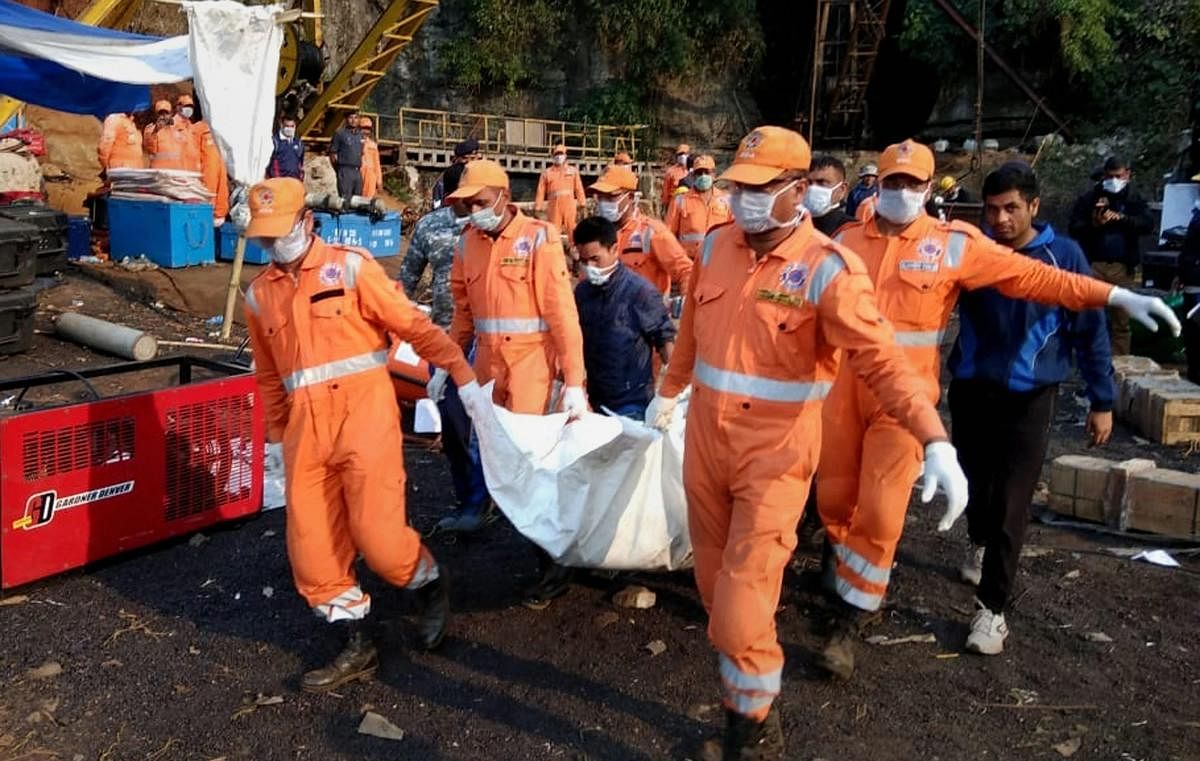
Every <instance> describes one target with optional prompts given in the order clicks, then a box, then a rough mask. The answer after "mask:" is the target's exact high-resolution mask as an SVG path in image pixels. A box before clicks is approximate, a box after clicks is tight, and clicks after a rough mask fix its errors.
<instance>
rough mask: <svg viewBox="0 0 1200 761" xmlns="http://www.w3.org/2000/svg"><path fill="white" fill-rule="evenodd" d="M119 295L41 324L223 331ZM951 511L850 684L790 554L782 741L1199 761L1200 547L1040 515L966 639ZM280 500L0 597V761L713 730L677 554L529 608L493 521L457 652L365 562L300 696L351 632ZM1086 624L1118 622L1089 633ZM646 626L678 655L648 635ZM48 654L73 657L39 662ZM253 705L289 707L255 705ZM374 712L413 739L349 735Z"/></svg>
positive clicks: (1154, 452)
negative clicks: (354, 643) (329, 689)
mask: <svg viewBox="0 0 1200 761" xmlns="http://www.w3.org/2000/svg"><path fill="white" fill-rule="evenodd" d="M391 261H393V262H394V261H396V260H391ZM192 273H196V274H192ZM222 274H223V275H224V278H227V277H228V271H227V270H225V269H223V268H222V269H215V268H214V269H212V270H211V273H209V272H207V271H205V270H201V269H191V270H187V271H184V272H183V273H180V272H175V273H172V277H173V278H175V279H176V280H179V279H180V278H183V280H182V290H183V291H184V296H185V297H186V298H187V299H188V300H190V299H202V300H208V301H211V300H212V299H214V298H216V299H218V301H217V303H219V294H220V293H223V284H224V282H225V279H224V278H222V277H221V275H222ZM143 279H144V280H146V281H149V282H150V283H156V282H160V279H159V278H157V277H154V278H151V277H147V278H143ZM210 279H211V280H212V283H211V284H210V283H208V281H209V280H210ZM160 285H161V283H160ZM118 288H119V289H120V290H113V289H112V288H110V287H108V286H106V285H102V284H100V283H98V282H97V281H96V280H94V279H92V278H87V277H81V276H79V275H69V276H68V277H67V278H66V280H65V282H64V283H63V284H61V285H59V286H57V287H55V288H52V289H49V290H46V291H44V292H43V294H42V306H43V311H42V312H41V313H40V314H39V328H42V329H48V328H49V318H50V317H51V316H52V314H53V311H54V309H55V308H58V309H64V308H78V309H80V310H81V311H85V312H87V313H89V314H93V315H96V316H100V317H109V318H119V319H121V320H123V321H125V322H127V323H131V324H134V325H138V326H141V327H147V328H153V329H154V330H155V331H156V332H157V333H158V334H159V336H160V337H162V338H174V339H182V338H184V337H187V336H194V337H206V336H207V331H208V330H210V329H211V328H209V327H208V326H206V325H205V324H204V319H205V318H206V317H208V316H210V315H211V314H214V313H215V312H214V311H213V310H212V309H211V308H210V305H209V303H208V301H204V303H203V304H202V305H200V306H196V307H195V308H196V309H197V310H198V311H196V312H179V311H174V310H172V309H170V308H169V307H165V306H164V307H162V308H155V307H153V306H150V305H149V304H152V303H153V301H154V300H155V299H153V298H152V297H151V296H150V295H148V294H150V293H152V292H153V289H151V290H147V291H146V292H145V293H143V295H142V296H140V297H138V296H136V295H135V296H134V297H132V300H131V298H130V297H129V296H128V294H131V293H132V294H136V292H135V291H133V290H131V289H130V288H129V287H128V286H125V287H122V286H120V285H118ZM147 288H149V286H147ZM214 289H215V291H216V293H217V296H213V295H212V294H211V293H209V292H210V291H212V290H214ZM164 290H165V289H164ZM159 300H161V299H159ZM80 301H81V302H83V304H82V305H77V304H75V302H80ZM239 329H240V328H239ZM110 361H111V359H110V358H107V357H103V356H101V355H98V354H95V353H93V352H90V351H88V350H86V349H82V348H79V347H76V346H74V345H71V344H65V343H61V342H59V341H58V340H56V339H54V338H53V337H51V336H48V335H39V336H38V337H37V339H36V343H35V348H34V351H33V352H31V353H29V354H26V355H21V356H18V357H13V358H10V359H7V360H0V376H2V377H11V376H13V375H17V374H25V373H30V372H36V371H39V370H42V369H46V368H51V367H60V366H70V367H78V366H82V365H90V364H99V363H105V362H110ZM1060 402H1061V406H1060V413H1059V419H1058V423H1057V425H1056V432H1055V439H1054V445H1053V452H1052V454H1059V453H1062V452H1068V451H1082V449H1083V446H1082V443H1081V442H1082V437H1083V432H1082V425H1081V420H1082V416H1083V408H1082V407H1079V406H1077V405H1076V404H1075V403H1074V401H1072V399H1071V396H1070V394H1069V392H1064V393H1063V395H1062V398H1061V399H1060ZM1104 454H1105V455H1106V456H1111V457H1118V456H1119V457H1129V456H1134V455H1137V456H1143V457H1146V456H1149V457H1154V458H1156V459H1158V460H1159V461H1160V463H1161V464H1164V465H1165V464H1171V465H1174V466H1178V467H1183V468H1187V469H1194V467H1195V464H1194V459H1195V458H1194V457H1191V458H1187V457H1184V456H1183V454H1182V453H1181V452H1180V451H1179V450H1166V449H1164V448H1159V447H1149V446H1142V445H1140V444H1138V443H1137V442H1136V441H1135V440H1134V439H1133V438H1132V436H1131V434H1130V433H1129V432H1128V431H1127V430H1125V429H1119V430H1118V433H1117V437H1116V441H1115V442H1114V443H1113V444H1111V445H1110V446H1109V447H1108V450H1107V451H1106V452H1105V453H1104ZM407 465H408V473H409V498H410V503H409V504H410V514H411V519H412V521H413V523H414V524H415V525H416V526H417V527H418V528H420V529H428V528H429V527H430V526H432V525H433V523H434V522H435V521H436V520H437V519H438V518H439V517H440V516H441V515H442V514H443V513H444V511H445V510H446V509H447V505H448V504H449V503H450V502H451V501H452V497H451V493H450V483H449V477H448V473H447V471H446V468H445V465H444V462H443V459H442V458H441V456H440V454H438V453H437V452H434V451H431V450H429V449H428V448H424V447H415V446H410V447H409V448H408V451H407ZM938 513H939V511H938V510H930V509H928V508H921V507H919V506H918V507H914V508H913V510H912V511H911V513H910V516H909V525H908V530H907V532H906V536H905V539H904V542H903V545H902V547H901V553H900V560H899V567H898V570H897V573H896V575H895V582H894V584H893V587H892V595H891V602H890V607H889V608H888V611H887V615H886V616H885V618H884V620H883V622H882V623H881V624H880V625H878V626H877V627H876V628H875V629H873V630H871V631H869V632H868V635H875V634H883V635H887V636H889V637H893V638H894V637H901V636H906V635H914V634H926V633H931V634H933V635H934V637H935V639H936V642H934V643H911V644H900V645H896V646H878V645H870V644H867V643H865V642H864V643H861V644H860V647H859V652H860V656H861V668H860V670H859V673H858V674H857V675H856V676H855V678H854V680H853V681H852V682H850V683H848V684H838V683H831V682H829V681H827V680H826V679H825V678H823V677H822V676H821V675H820V674H819V673H818V671H817V669H816V667H815V652H816V650H817V648H818V647H819V644H820V641H821V639H820V637H821V632H822V626H823V618H824V616H823V611H824V606H823V603H822V601H821V598H820V595H819V593H818V592H817V591H816V589H817V584H816V580H815V568H816V554H815V552H813V551H812V550H811V549H810V548H803V549H802V551H801V552H799V553H797V557H796V560H795V562H794V563H793V567H792V571H791V572H790V573H789V575H788V577H787V580H786V588H785V591H784V595H783V600H782V602H781V607H780V611H779V616H778V622H779V635H780V638H781V639H782V641H783V643H784V645H785V649H786V651H787V655H788V664H787V667H786V670H785V690H784V694H783V696H782V698H781V701H780V704H781V707H782V712H783V720H784V729H785V732H786V734H787V736H788V741H789V753H788V757H789V758H792V759H802V760H805V761H809V760H811V759H818V758H822V759H852V760H859V759H864V760H865V759H873V760H881V761H888V760H891V759H895V760H897V761H899V760H900V759H915V758H924V759H943V760H944V761H950V760H952V759H967V758H971V759H987V758H994V759H1061V758H1064V757H1073V758H1076V759H1137V760H1139V761H1143V760H1144V761H1149V760H1151V759H1153V760H1155V761H1158V760H1159V759H1196V758H1200V750H1197V748H1200V709H1198V708H1197V706H1200V670H1198V669H1197V668H1196V666H1195V664H1196V662H1197V661H1196V658H1197V651H1198V650H1200V643H1198V642H1197V639H1196V631H1197V630H1198V629H1200V610H1198V608H1197V604H1196V599H1197V592H1198V591H1200V578H1198V576H1197V574H1198V572H1200V563H1197V562H1196V560H1195V559H1194V556H1181V557H1180V559H1181V560H1183V561H1184V563H1185V567H1184V568H1183V569H1178V570H1165V569H1161V568H1157V567H1153V566H1149V565H1145V564H1139V563H1133V562H1131V561H1129V560H1126V559H1122V558H1118V557H1115V556H1112V555H1111V554H1109V553H1107V552H1106V551H1105V549H1104V548H1105V547H1107V546H1135V545H1138V546H1140V545H1143V544H1144V545H1148V546H1156V543H1155V541H1154V539H1153V538H1152V537H1144V538H1142V539H1140V540H1137V539H1130V538H1112V537H1105V536H1103V535H1101V534H1098V533H1094V532H1083V531H1079V532H1076V531H1068V530H1064V529H1061V528H1051V527H1047V526H1044V525H1035V526H1034V527H1033V530H1032V534H1031V537H1030V540H1029V544H1030V554H1031V555H1032V556H1031V557H1028V558H1026V560H1025V561H1024V563H1023V570H1022V572H1021V577H1020V580H1019V588H1018V592H1017V602H1016V606H1015V610H1014V612H1013V613H1012V615H1011V616H1010V617H1009V621H1010V625H1011V627H1012V629H1013V634H1012V636H1011V637H1010V639H1009V643H1008V650H1007V651H1006V652H1005V654H1004V655H1002V656H1000V657H996V658H988V659H985V658H981V657H973V656H969V655H966V654H960V652H961V648H962V644H963V641H964V639H965V636H966V620H967V617H968V613H969V610H970V606H971V591H970V590H969V589H968V588H966V587H965V586H963V585H962V584H960V583H959V582H958V581H957V580H956V573H955V568H956V566H957V562H958V561H959V559H960V554H961V548H962V545H963V542H965V529H964V528H963V527H962V526H961V525H960V526H959V527H957V528H956V530H955V531H954V532H953V533H952V534H951V535H949V536H943V535H938V534H936V533H934V532H933V528H934V524H935V521H936V516H937V514H938ZM284 520H285V516H284V513H283V511H275V512H270V513H266V514H263V515H262V516H261V517H258V518H256V519H253V520H248V521H245V522H243V523H240V524H235V525H231V526H228V527H225V528H222V529H219V530H215V531H212V532H210V533H209V535H208V540H207V541H204V542H203V543H199V544H198V545H196V546H194V545H193V544H191V543H188V542H187V541H179V542H175V543H171V544H168V545H165V546H159V547H156V548H152V549H150V550H147V551H142V552H138V553H135V554H132V555H128V556H125V557H122V558H119V559H115V560H112V561H109V562H105V563H103V564H101V565H99V566H97V567H95V568H90V569H87V570H85V571H78V572H73V573H69V574H66V575H64V576H61V577H58V578H55V579H51V580H47V581H44V582H40V583H37V584H33V585H31V586H29V587H26V588H22V589H17V590H11V591H10V592H8V595H9V599H10V600H15V604H11V605H2V606H0V631H3V632H5V634H6V636H5V646H4V647H3V648H2V649H0V761H16V760H17V759H68V760H71V759H79V760H80V761H83V760H86V761H127V760H128V761H133V760H140V759H172V760H173V759H187V760H189V761H190V760H192V759H196V760H202V759H203V760H208V761H214V760H215V759H227V760H228V761H233V759H245V760H248V761H274V760H276V759H279V760H280V761H282V760H284V759H380V760H382V759H389V760H390V759H414V760H416V759H422V760H424V759H447V760H449V759H455V760H458V759H533V758H539V759H540V758H563V759H614V760H616V759H621V760H628V759H681V758H684V757H686V751H687V749H688V747H689V744H690V743H693V742H695V741H696V740H698V739H699V738H701V737H702V736H703V735H704V734H705V733H706V732H708V731H710V730H712V729H713V728H715V727H716V726H718V720H719V713H720V712H719V709H718V708H717V707H716V705H715V704H716V699H717V698H716V686H717V685H716V680H715V669H714V659H713V656H712V652H711V650H710V649H709V646H708V644H707V643H706V640H705V634H704V625H705V622H704V616H703V611H702V610H701V608H700V605H699V603H698V600H697V597H696V594H695V591H694V587H693V585H692V583H691V579H690V578H689V576H688V575H687V574H673V575H655V574H641V575H638V576H636V577H628V576H627V577H622V578H618V579H613V580H610V579H603V578H600V577H595V576H589V577H585V578H583V579H582V580H581V583H579V584H578V585H577V586H575V587H574V588H573V589H572V590H571V592H570V593H568V594H567V595H566V597H564V598H562V599H560V600H558V601H556V602H555V603H554V604H553V605H552V606H551V607H550V608H548V609H547V610H545V611H542V612H534V611H530V610H527V609H525V608H523V607H521V606H520V605H519V602H518V601H519V594H518V589H519V588H520V586H521V585H522V584H524V583H525V582H527V581H529V580H530V579H531V578H532V576H533V574H534V569H535V561H534V557H533V554H532V552H531V551H530V550H529V548H528V546H527V545H526V544H525V542H524V541H523V540H522V539H521V538H520V537H519V536H518V535H516V534H515V532H514V531H513V530H512V529H511V527H509V526H508V525H507V524H506V523H504V522H503V521H501V522H499V523H497V524H495V525H493V526H492V527H491V529H490V530H489V531H488V532H487V533H486V534H484V535H483V536H480V537H478V538H474V539H471V540H469V541H461V542H459V543H455V544H447V543H444V542H439V541H437V540H436V539H435V540H434V544H433V547H434V549H435V551H436V552H437V554H438V555H439V557H440V558H441V559H442V560H443V562H444V563H445V564H446V565H447V567H448V568H449V569H450V570H451V572H452V573H453V579H454V592H453V598H454V603H455V607H456V609H457V617H456V618H455V620H454V623H453V626H452V630H451V634H450V636H449V638H448V640H447V641H446V643H445V645H444V646H443V648H442V649H441V650H439V651H438V652H436V653H434V654H425V653H419V652H414V651H413V650H411V649H410V648H409V646H408V644H407V641H408V639H409V632H410V629H409V623H408V621H407V620H406V619H405V618H404V614H405V613H407V612H408V608H407V605H408V601H407V600H406V599H405V597H404V596H403V595H402V594H401V593H398V592H395V591H391V590H388V589H386V588H384V587H383V585H382V584H381V583H379V582H378V580H376V579H375V578H373V577H372V576H370V574H369V573H368V574H366V576H365V578H366V585H367V586H368V588H369V589H370V590H371V591H372V592H375V593H376V594H377V596H376V601H377V611H378V613H379V614H380V615H379V618H380V619H381V620H385V621H387V623H386V624H384V625H383V626H382V629H383V635H384V639H385V642H386V649H385V652H384V656H383V664H382V668H381V670H380V672H379V674H378V678H377V679H375V680H374V681H371V682H365V683H359V684H354V685H351V686H348V687H346V688H345V689H343V690H342V691H341V692H340V693H339V694H336V695H328V696H320V697H318V696H310V695H305V694H303V693H301V692H299V690H298V674H299V673H300V672H301V671H302V670H303V669H305V668H308V667H311V666H314V665H316V664H318V663H321V662H323V661H324V660H325V659H327V658H328V657H330V656H331V655H332V654H333V653H334V652H335V651H336V648H337V643H336V642H335V640H334V639H333V638H332V636H331V633H330V631H329V630H328V628H326V627H325V626H324V625H322V624H320V623H318V622H317V621H316V620H315V619H314V618H313V617H312V616H311V614H310V613H309V612H308V611H307V610H306V609H305V607H304V605H303V604H302V602H301V601H300V600H299V598H298V597H297V596H296V595H295V593H294V591H293V588H292V584H291V580H290V576H289V572H288V565H287V559H286V557H285V550H284V543H283V533H284ZM630 580H636V581H637V582H639V583H643V584H645V585H646V586H648V587H650V588H651V589H653V590H655V591H656V592H657V593H658V604H657V605H656V607H654V608H652V609H650V610H645V611H629V610H622V609H617V608H615V607H614V606H613V605H612V603H611V602H610V597H611V594H612V593H613V592H614V591H615V590H617V589H619V588H620V587H622V586H624V584H626V583H628V582H629V581H630ZM13 595H19V596H20V597H15V598H14V597H13ZM22 598H24V599H22ZM1089 632H1104V633H1105V634H1107V635H1108V636H1109V637H1111V639H1112V642H1111V643H1095V642H1090V641H1086V640H1085V639H1084V636H1083V635H1084V634H1085V633H1089ZM653 640H661V641H662V642H663V643H665V644H666V646H667V649H666V652H665V653H663V654H661V655H658V656H652V655H651V654H650V653H649V652H648V651H646V650H645V649H644V647H645V645H646V644H647V643H649V642H651V641H653ZM48 663H51V664H57V665H58V666H61V669H62V671H61V673H59V674H58V675H56V676H48V677H43V678H37V674H36V672H34V671H31V669H38V668H39V667H42V666H46V664H48ZM53 670H54V669H53V667H52V666H51V667H50V668H49V669H48V671H53ZM43 673H45V672H43ZM259 698H263V700H260V702H263V703H271V704H269V705H262V706H255V705H254V702H255V700H256V699H259ZM268 698H281V702H276V701H273V700H267V699H268ZM365 710H373V711H375V712H377V713H379V714H382V715H383V716H385V717H387V718H388V719H389V720H390V721H392V722H393V723H394V724H396V725H397V726H399V727H401V728H403V729H404V730H405V731H406V733H407V734H406V736H405V738H404V739H403V740H401V741H399V742H396V741H387V740H381V739H376V738H372V737H367V736H364V735H360V734H358V733H357V731H356V729H357V727H358V724H359V721H360V719H361V716H362V714H363V712H364V711H365Z"/></svg>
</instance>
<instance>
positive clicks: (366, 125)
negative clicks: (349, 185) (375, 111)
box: [358, 116, 383, 198]
mask: <svg viewBox="0 0 1200 761" xmlns="http://www.w3.org/2000/svg"><path fill="white" fill-rule="evenodd" d="M358 131H359V132H361V133H362V137H363V147H362V194H363V197H365V198H374V197H375V196H376V194H378V193H379V191H380V190H382V189H383V165H382V164H380V162H379V143H377V142H375V139H374V138H373V137H372V134H374V123H373V122H372V121H371V117H369V116H360V117H359V118H358Z"/></svg>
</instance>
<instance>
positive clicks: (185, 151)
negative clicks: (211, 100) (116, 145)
mask: <svg viewBox="0 0 1200 761" xmlns="http://www.w3.org/2000/svg"><path fill="white" fill-rule="evenodd" d="M142 147H143V148H144V149H145V151H146V155H147V156H149V157H150V168H151V169H186V170H187V171H189V172H199V171H200V163H201V161H200V148H199V147H198V146H197V145H196V139H195V138H194V137H193V136H192V125H191V122H189V121H188V120H187V119H184V118H182V117H179V116H176V117H173V119H172V121H171V123H170V124H168V125H167V126H165V127H160V126H159V125H158V123H157V122H156V123H154V124H147V125H146V129H145V131H144V132H143V133H142Z"/></svg>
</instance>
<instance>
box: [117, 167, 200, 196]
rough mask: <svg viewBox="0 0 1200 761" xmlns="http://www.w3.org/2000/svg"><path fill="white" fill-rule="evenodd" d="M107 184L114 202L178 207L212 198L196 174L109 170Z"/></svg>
mask: <svg viewBox="0 0 1200 761" xmlns="http://www.w3.org/2000/svg"><path fill="white" fill-rule="evenodd" d="M108 182H109V185H110V186H111V188H112V190H111V193H110V195H111V196H112V197H113V198H128V199H132V200H135V201H176V202H180V203H210V202H211V201H212V198H213V195H212V193H210V192H208V190H207V189H206V188H205V187H204V183H203V182H202V181H201V179H200V173H199V172H189V171H186V170H183V169H110V170H109V172H108Z"/></svg>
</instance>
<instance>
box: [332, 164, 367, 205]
mask: <svg viewBox="0 0 1200 761" xmlns="http://www.w3.org/2000/svg"><path fill="white" fill-rule="evenodd" d="M337 189H338V195H339V196H341V197H342V198H349V197H350V196H360V195H362V167H360V166H348V165H346V164H338V165H337Z"/></svg>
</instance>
